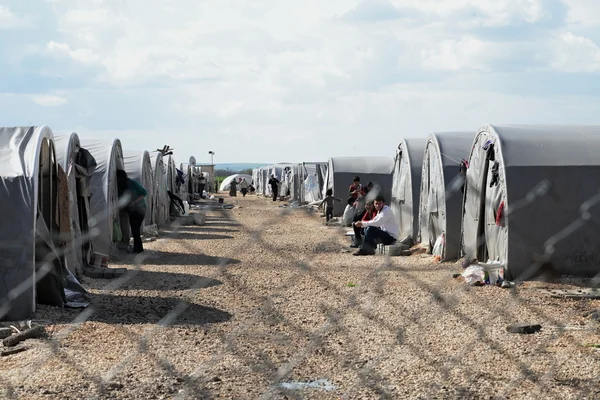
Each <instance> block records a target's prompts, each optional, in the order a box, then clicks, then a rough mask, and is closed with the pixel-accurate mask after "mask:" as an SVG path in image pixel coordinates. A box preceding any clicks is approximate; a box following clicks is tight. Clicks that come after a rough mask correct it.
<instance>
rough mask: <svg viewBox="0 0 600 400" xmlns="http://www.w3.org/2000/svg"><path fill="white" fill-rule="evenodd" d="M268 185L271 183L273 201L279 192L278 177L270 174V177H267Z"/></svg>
mask: <svg viewBox="0 0 600 400" xmlns="http://www.w3.org/2000/svg"><path fill="white" fill-rule="evenodd" d="M269 185H271V192H272V193H273V201H275V200H277V195H278V194H279V179H277V178H275V175H271V179H269Z"/></svg>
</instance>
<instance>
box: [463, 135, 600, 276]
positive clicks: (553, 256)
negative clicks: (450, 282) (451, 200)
mask: <svg viewBox="0 0 600 400" xmlns="http://www.w3.org/2000/svg"><path fill="white" fill-rule="evenodd" d="M599 143H600V126H535V125H534V126H516V125H515V126H492V125H483V126H482V127H481V128H480V129H479V131H478V133H477V135H476V137H475V140H474V142H473V145H472V149H471V154H470V157H469V168H468V169H467V183H466V186H465V211H464V217H463V246H464V251H465V253H466V256H467V257H469V258H472V259H474V258H477V259H479V260H480V261H484V262H485V261H487V260H488V259H490V260H499V261H500V263H502V264H505V270H506V272H507V276H508V278H509V279H515V278H521V279H527V278H529V277H530V276H532V275H534V274H536V273H537V272H539V270H538V268H537V267H538V266H539V265H540V263H543V265H544V266H552V268H553V269H554V271H555V272H558V273H562V274H570V275H595V274H597V273H598V272H599V271H600V268H599V267H598V263H597V261H598V260H599V259H600V235H599V233H598V230H597V228H595V227H594V225H595V224H597V222H596V221H598V217H597V216H595V215H594V212H595V214H596V215H598V214H597V210H598V207H597V204H596V203H597V198H598V188H599V187H600V158H599V157H598V149H597V148H596V147H598V144H599ZM588 201H589V203H587V202H588ZM588 205H589V206H590V207H593V208H592V209H591V210H590V212H591V214H592V215H591V219H590V220H588V221H583V220H580V218H581V217H582V213H583V212H585V211H586V207H587V206H588ZM509 213H510V214H509ZM577 221H579V222H582V221H583V222H582V223H581V224H580V225H577V226H572V225H571V224H573V223H575V222H577ZM478 239H479V240H478ZM545 251H549V253H547V256H548V258H544V257H542V256H543V255H544V253H545Z"/></svg>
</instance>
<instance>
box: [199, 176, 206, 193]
mask: <svg viewBox="0 0 600 400" xmlns="http://www.w3.org/2000/svg"><path fill="white" fill-rule="evenodd" d="M205 187H206V177H205V176H204V174H203V173H202V172H201V173H200V179H198V191H199V192H200V197H201V198H204V188H205Z"/></svg>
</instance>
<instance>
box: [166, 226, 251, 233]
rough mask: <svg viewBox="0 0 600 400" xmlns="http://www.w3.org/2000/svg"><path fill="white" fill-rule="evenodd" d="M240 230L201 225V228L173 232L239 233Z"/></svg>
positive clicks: (193, 227) (184, 227)
mask: <svg viewBox="0 0 600 400" xmlns="http://www.w3.org/2000/svg"><path fill="white" fill-rule="evenodd" d="M239 231H240V230H239V229H229V228H218V227H214V226H213V227H211V226H206V225H201V226H182V227H181V228H178V229H177V230H176V231H173V233H175V232H209V233H236V232H239Z"/></svg>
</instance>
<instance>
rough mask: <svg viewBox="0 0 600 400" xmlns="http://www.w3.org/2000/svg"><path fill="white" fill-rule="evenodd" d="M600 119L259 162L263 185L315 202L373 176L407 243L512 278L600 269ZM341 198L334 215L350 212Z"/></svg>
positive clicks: (262, 189) (266, 191)
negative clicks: (374, 153) (365, 152)
mask: <svg viewBox="0 0 600 400" xmlns="http://www.w3.org/2000/svg"><path fill="white" fill-rule="evenodd" d="M596 147H600V126H544V125H528V126H522V125H504V126H496V125H483V126H481V127H480V128H479V129H478V130H477V131H475V132H473V131H456V132H438V133H432V134H430V135H429V136H428V137H427V138H402V139H401V140H400V141H399V144H398V147H397V149H396V150H395V156H394V157H393V158H392V157H389V158H386V157H383V158H381V157H334V158H331V159H329V161H328V162H326V163H302V164H275V165H270V166H265V167H262V168H257V169H255V170H254V171H253V175H252V179H253V181H254V182H255V184H256V188H257V193H258V194H260V195H264V196H271V195H272V193H271V188H270V187H269V185H268V180H269V177H270V176H271V175H274V176H275V177H276V178H277V179H279V180H280V181H281V184H280V186H279V190H280V193H279V194H278V195H280V196H287V198H289V199H290V200H291V201H298V202H299V203H310V202H312V201H316V200H319V199H322V198H323V197H324V195H325V192H326V190H327V189H333V193H334V195H335V196H336V197H338V198H341V199H344V200H345V199H346V198H347V195H348V188H349V186H350V185H351V184H352V180H353V178H354V176H359V177H360V179H361V183H362V184H363V185H366V184H367V183H368V182H372V183H373V184H374V187H375V188H376V190H375V191H373V192H372V196H373V195H375V194H379V193H381V194H383V195H384V197H385V198H386V200H387V202H388V204H389V205H390V206H391V208H392V209H393V211H394V214H395V216H396V218H397V219H398V222H399V225H400V237H401V239H403V242H410V243H420V244H421V245H422V246H424V247H427V248H428V250H429V252H430V253H431V252H432V251H433V250H434V249H436V252H437V253H439V255H440V259H441V260H456V259H459V258H461V257H466V258H467V259H468V262H472V263H475V262H479V263H489V262H492V263H496V264H499V265H502V266H503V267H504V273H505V276H506V277H507V278H509V279H517V278H519V279H526V278H528V277H531V276H533V275H536V274H538V273H540V272H541V271H542V270H551V271H552V272H553V273H558V274H570V275H581V276H593V275H595V274H597V273H598V272H600V267H598V266H597V265H596V262H595V260H598V259H600V230H598V229H596V228H595V224H596V223H597V220H600V217H597V216H595V214H594V212H593V211H596V210H597V209H598V208H599V207H600V206H599V205H598V203H600V200H598V199H600V196H599V195H598V188H599V187H600V159H599V158H598V157H597V154H598V152H597V151H596V150H597V149H596ZM345 206H346V203H345V202H336V203H335V207H334V216H336V217H340V216H342V214H343V212H344V208H345Z"/></svg>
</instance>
